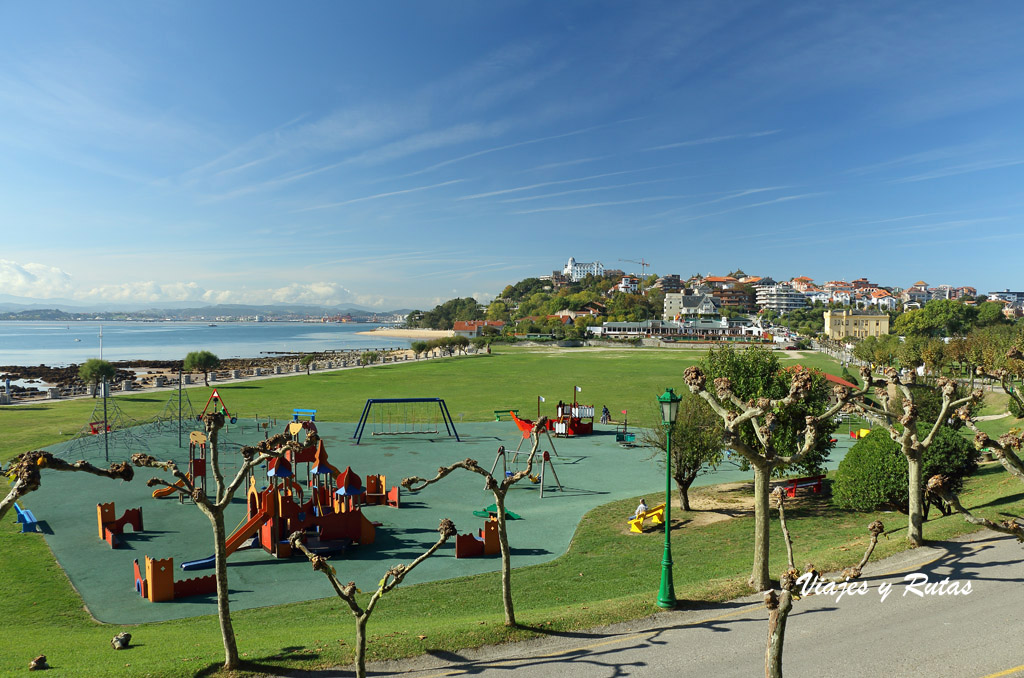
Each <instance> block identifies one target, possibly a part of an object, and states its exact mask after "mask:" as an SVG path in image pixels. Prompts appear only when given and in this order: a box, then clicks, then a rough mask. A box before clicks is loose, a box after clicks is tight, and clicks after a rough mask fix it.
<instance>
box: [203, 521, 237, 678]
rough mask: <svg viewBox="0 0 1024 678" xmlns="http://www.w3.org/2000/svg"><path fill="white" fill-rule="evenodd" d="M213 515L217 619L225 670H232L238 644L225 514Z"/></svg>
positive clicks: (235, 666) (235, 665)
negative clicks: (233, 622)
mask: <svg viewBox="0 0 1024 678" xmlns="http://www.w3.org/2000/svg"><path fill="white" fill-rule="evenodd" d="M211 514H212V515H210V522H212V523H213V547H214V560H215V564H216V573H217V617H218V619H219V621H220V635H221V637H222V638H223V639H224V668H225V669H228V670H231V669H236V668H238V644H237V643H236V642H235V630H234V628H233V627H232V626H231V608H230V606H229V603H228V553H227V547H226V545H225V544H226V541H227V533H226V531H225V530H224V512H223V511H221V510H218V509H213V510H212V511H211Z"/></svg>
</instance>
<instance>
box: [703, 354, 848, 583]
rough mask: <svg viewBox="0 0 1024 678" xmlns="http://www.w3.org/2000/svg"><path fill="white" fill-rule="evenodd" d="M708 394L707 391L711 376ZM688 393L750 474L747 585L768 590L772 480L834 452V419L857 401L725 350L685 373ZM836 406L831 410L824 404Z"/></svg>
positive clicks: (814, 379)
mask: <svg viewBox="0 0 1024 678" xmlns="http://www.w3.org/2000/svg"><path fill="white" fill-rule="evenodd" d="M709 377H710V378H712V379H713V389H714V392H713V393H712V391H711V390H709V389H708V388H707V381H708V378H709ZM684 378H685V380H686V385H687V386H688V387H689V389H690V392H691V393H695V394H697V395H699V396H700V397H701V398H703V399H704V400H705V401H706V402H707V403H708V405H710V406H711V409H712V410H713V411H714V412H715V414H716V415H718V417H719V418H720V419H721V421H722V423H723V432H724V444H725V446H726V447H728V448H729V449H731V450H733V451H735V452H736V453H738V454H739V455H740V456H741V457H742V459H743V460H744V461H745V463H746V465H748V466H749V467H750V468H752V469H753V470H754V563H753V568H752V571H751V575H750V580H749V583H750V586H752V587H753V588H755V589H756V590H758V591H763V590H766V589H767V588H769V586H770V583H771V579H770V575H769V573H768V545H769V539H768V536H769V535H768V530H769V507H768V492H769V484H770V479H771V477H772V476H773V475H775V474H779V473H782V472H784V471H785V470H786V469H790V468H800V467H803V468H807V465H808V464H809V465H811V466H812V467H814V466H816V465H817V464H818V463H820V462H821V461H822V460H823V459H824V456H825V455H826V454H827V451H828V448H829V447H830V446H831V442H830V439H831V433H832V431H833V430H834V428H835V425H836V424H835V422H834V421H833V417H834V416H835V415H836V413H838V412H839V411H840V409H842V408H843V406H844V404H845V403H846V402H847V401H848V400H849V399H850V398H851V397H853V396H854V395H860V394H862V393H863V390H861V391H858V392H857V393H856V394H854V393H851V392H850V390H849V389H848V388H847V387H845V386H835V387H834V388H833V389H832V390H831V392H830V391H829V389H828V387H827V385H826V382H825V379H824V378H823V377H822V376H821V375H820V374H814V373H811V372H809V371H807V370H803V369H799V370H783V369H782V368H781V366H780V364H779V361H778V358H777V357H775V355H774V354H773V353H772V352H771V351H768V350H766V349H762V348H758V347H755V348H750V349H747V350H745V351H743V352H736V351H733V350H732V349H731V348H730V347H723V348H722V349H718V350H712V351H709V352H708V357H707V358H706V359H705V361H704V364H703V367H697V366H693V367H689V368H687V370H686V372H685V373H684ZM830 399H831V400H834V404H832V405H829V402H830Z"/></svg>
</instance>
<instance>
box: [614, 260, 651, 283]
mask: <svg viewBox="0 0 1024 678" xmlns="http://www.w3.org/2000/svg"><path fill="white" fill-rule="evenodd" d="M619 261H628V262H629V263H631V264H640V277H641V278H646V277H647V267H648V266H650V264H648V263H647V262H646V261H644V258H643V257H640V261H636V260H635V259H619Z"/></svg>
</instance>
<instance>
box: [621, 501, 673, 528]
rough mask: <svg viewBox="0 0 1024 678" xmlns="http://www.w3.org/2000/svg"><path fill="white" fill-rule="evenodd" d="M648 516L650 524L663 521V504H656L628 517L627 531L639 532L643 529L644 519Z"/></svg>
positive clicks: (658, 523) (659, 523)
mask: <svg viewBox="0 0 1024 678" xmlns="http://www.w3.org/2000/svg"><path fill="white" fill-rule="evenodd" d="M648 518H650V519H651V524H652V525H661V524H662V523H664V522H665V505H664V504H658V505H657V506H653V507H651V508H649V509H647V510H646V511H642V512H641V513H638V514H636V515H635V516H633V517H632V518H630V519H629V521H628V522H629V531H630V532H636V533H637V534H641V533H643V531H644V521H645V520H647V519H648Z"/></svg>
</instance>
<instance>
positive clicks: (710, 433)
mask: <svg viewBox="0 0 1024 678" xmlns="http://www.w3.org/2000/svg"><path fill="white" fill-rule="evenodd" d="M724 438H725V432H724V430H723V429H722V420H721V419H720V418H719V417H718V415H716V414H715V413H714V411H712V409H711V408H710V407H709V406H708V404H707V403H706V402H704V401H703V400H702V399H701V398H699V397H697V396H695V395H694V394H692V393H689V392H684V393H683V399H682V400H681V401H680V402H679V413H678V415H677V416H676V421H675V423H674V424H673V425H672V479H673V480H674V481H675V482H676V489H677V490H678V491H679V503H680V505H681V506H682V507H683V510H684V511H689V510H690V495H689V491H690V486H691V485H692V484H693V481H694V480H696V479H697V476H699V475H701V474H702V473H708V472H710V471H713V470H714V469H715V468H717V467H718V465H719V464H720V463H722V460H723V459H724V457H725V453H724V451H723V439H724ZM642 440H643V443H644V444H645V445H648V446H650V447H654V448H657V449H658V450H659V451H658V452H656V453H655V457H656V458H657V459H658V462H659V463H660V464H661V466H662V467H664V466H665V443H666V440H665V427H664V426H654V427H653V428H650V429H645V430H644V433H643V438H642Z"/></svg>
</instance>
